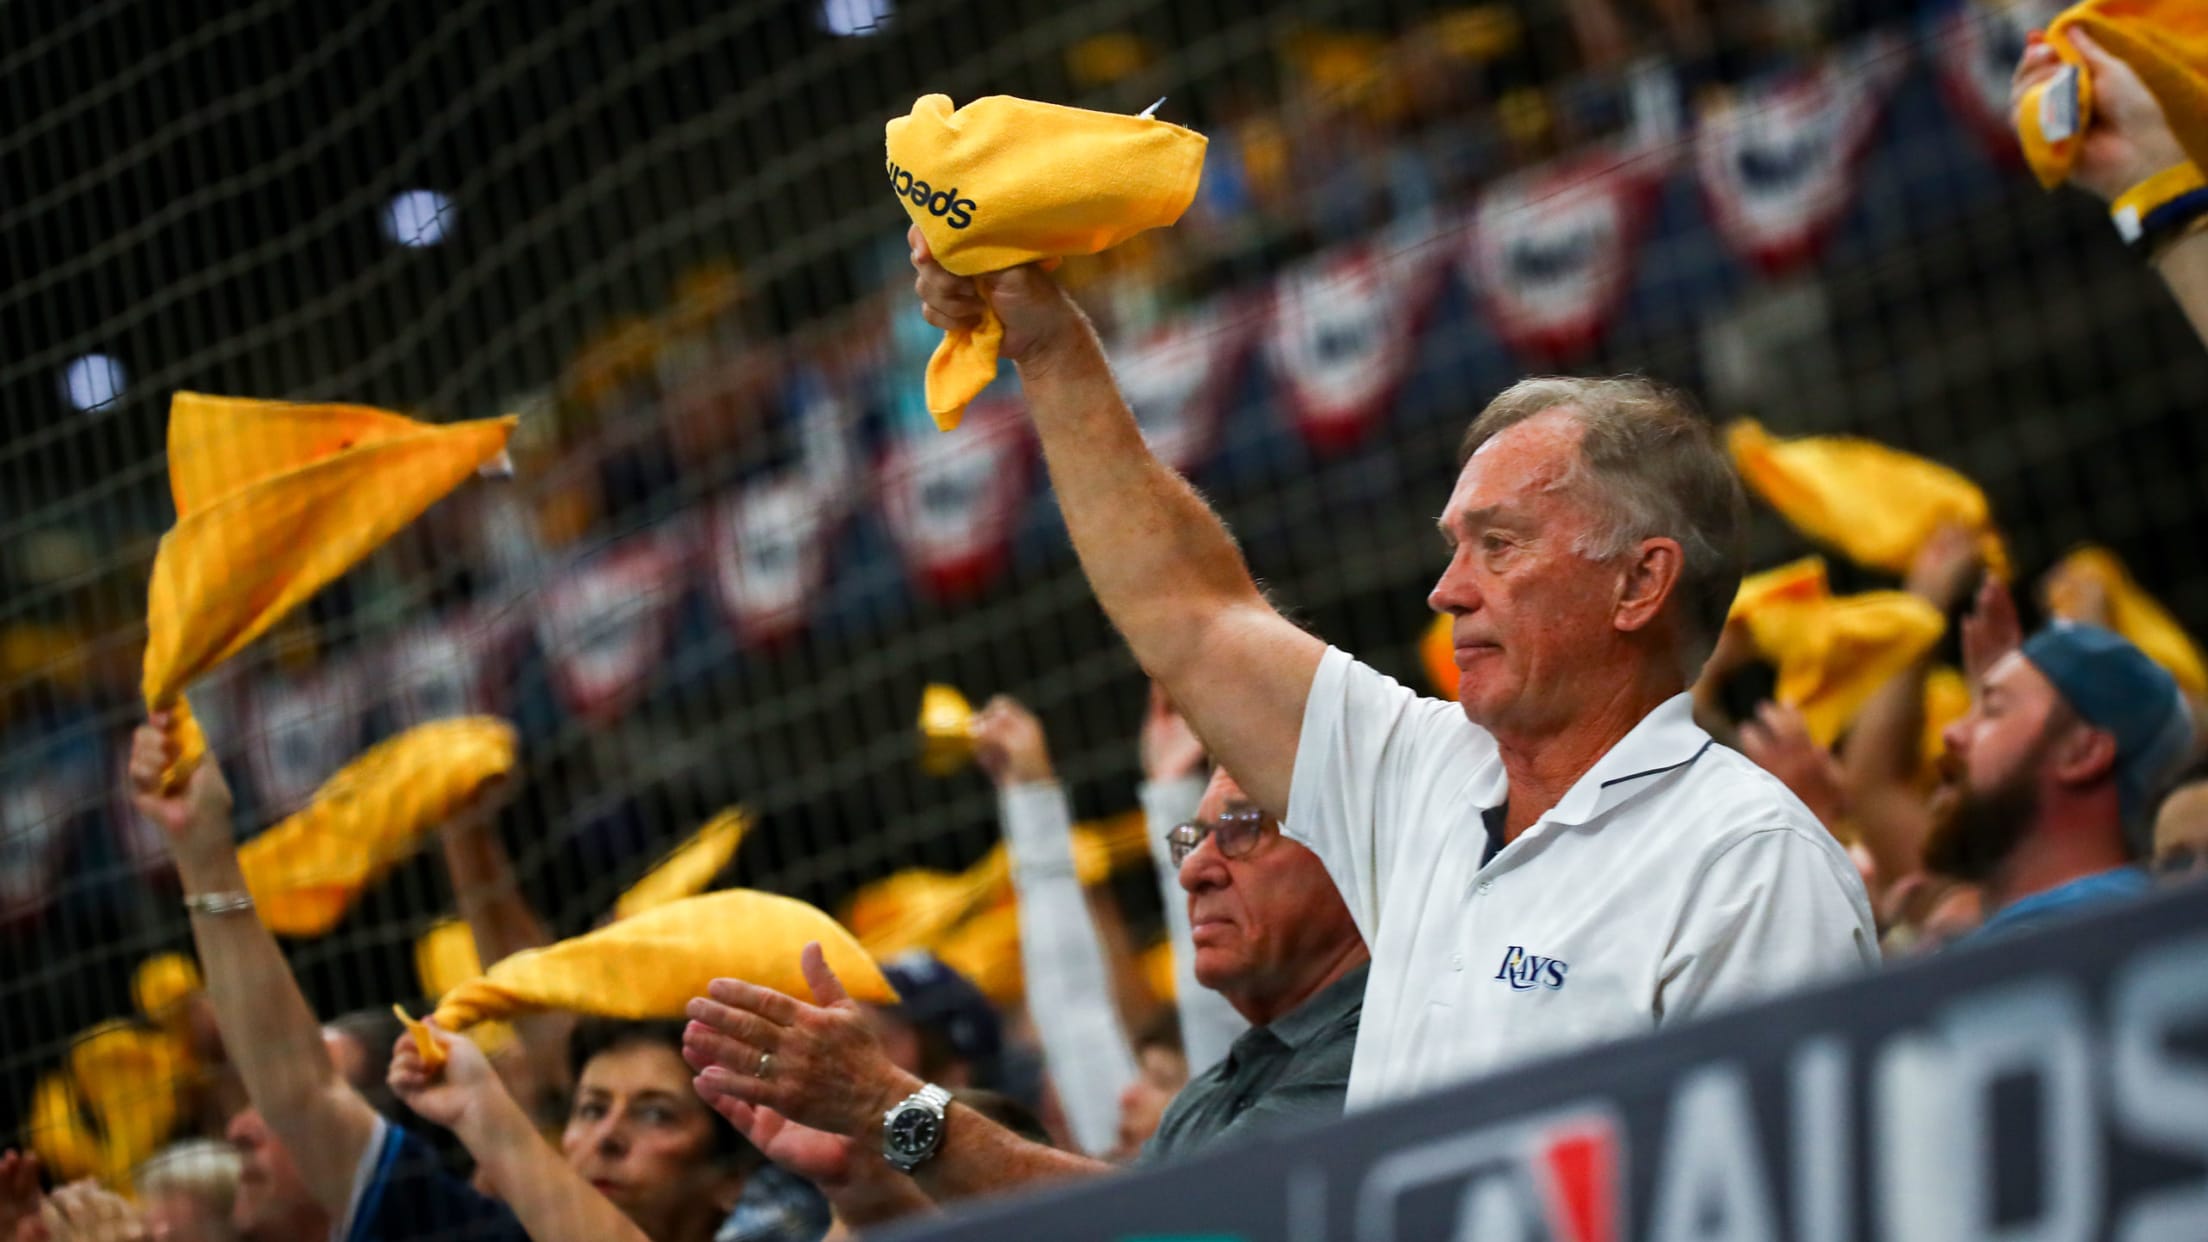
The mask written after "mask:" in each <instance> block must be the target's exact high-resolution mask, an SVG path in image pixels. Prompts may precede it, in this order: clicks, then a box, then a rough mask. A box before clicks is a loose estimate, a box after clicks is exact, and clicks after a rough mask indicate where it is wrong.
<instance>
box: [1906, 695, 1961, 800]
mask: <svg viewBox="0 0 2208 1242" xmlns="http://www.w3.org/2000/svg"><path fill="white" fill-rule="evenodd" d="M1969 710H1970V681H1969V679H1968V678H1966V677H1964V676H1963V671H1962V670H1961V669H1959V668H1953V667H1950V666H1949V665H1945V664H1942V665H1940V666H1939V667H1938V668H1935V669H1932V670H1931V671H1930V672H1928V673H1926V674H1925V676H1924V738H1923V740H1922V741H1921V742H1920V743H1919V749H1918V752H1917V753H1918V756H1919V757H1918V763H1917V788H1919V789H1921V790H1923V791H1924V792H1926V793H1930V792H1931V791H1932V789H1933V787H1934V786H1936V785H1938V784H1939V783H1940V760H1941V759H1943V758H1945V757H1946V755H1947V726H1949V725H1951V724H1954V723H1955V722H1956V721H1958V720H1961V719H1962V718H1963V715H1964V713H1966V712H1968V711H1969Z"/></svg>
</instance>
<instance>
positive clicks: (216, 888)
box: [175, 841, 245, 897]
mask: <svg viewBox="0 0 2208 1242" xmlns="http://www.w3.org/2000/svg"><path fill="white" fill-rule="evenodd" d="M175 858H176V878H177V879H178V880H179V881H181V882H182V883H183V887H184V895H185V896H187V897H190V896H194V895H196V894H200V893H230V892H238V891H241V890H243V889H244V888H245V872H244V871H242V870H241V869H240V868H239V867H238V853H237V850H236V849H235V848H233V847H232V846H231V844H230V843H229V842H228V841H224V842H223V843H222V844H221V845H220V846H216V845H213V844H211V843H210V844H203V845H197V846H180V847H178V849H177V850H176V854H175Z"/></svg>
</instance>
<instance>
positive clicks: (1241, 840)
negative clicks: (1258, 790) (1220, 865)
mask: <svg viewBox="0 0 2208 1242" xmlns="http://www.w3.org/2000/svg"><path fill="white" fill-rule="evenodd" d="M1275 826H1276V825H1275V824H1274V823H1273V817H1272V816H1270V815H1267V814H1266V813H1265V812H1263V811H1261V810H1258V809H1257V808H1256V807H1254V806H1252V807H1242V808H1239V809H1236V810H1232V811H1221V812H1219V820H1218V822H1217V823H1212V824H1205V823H1198V822H1194V821H1191V822H1189V823H1186V824H1182V825H1180V826H1179V827H1177V828H1175V829H1174V830H1173V831H1171V832H1169V833H1167V834H1165V840H1166V844H1167V845H1168V846H1170V847H1171V848H1172V851H1173V865H1174V866H1176V867H1178V866H1180V865H1181V864H1182V863H1183V862H1184V861H1186V860H1187V858H1188V856H1189V855H1190V854H1193V853H1195V852H1196V847H1197V846H1199V845H1202V844H1203V843H1204V838H1205V837H1216V838H1218V841H1219V852H1220V853H1221V854H1224V855H1226V856H1227V857H1229V858H1248V857H1249V856H1250V852H1251V851H1252V850H1255V849H1256V848H1257V842H1258V840H1259V838H1261V837H1263V836H1264V835H1265V830H1266V829H1267V828H1271V827H1275Z"/></svg>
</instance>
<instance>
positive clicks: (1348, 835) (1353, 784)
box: [1281, 647, 1455, 944]
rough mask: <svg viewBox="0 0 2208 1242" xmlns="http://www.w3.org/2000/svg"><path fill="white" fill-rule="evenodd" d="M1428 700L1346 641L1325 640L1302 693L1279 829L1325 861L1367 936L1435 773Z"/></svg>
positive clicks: (1372, 936)
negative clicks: (1427, 734)
mask: <svg viewBox="0 0 2208 1242" xmlns="http://www.w3.org/2000/svg"><path fill="white" fill-rule="evenodd" d="M1420 704H1421V700H1420V698H1419V696H1418V695H1417V694H1416V693H1415V692H1413V691H1412V690H1410V689H1409V688H1408V687H1406V686H1404V685H1403V684H1402V683H1400V682H1398V681H1396V680H1395V679H1394V678H1392V677H1389V676H1387V675H1386V674H1385V673H1381V672H1379V671H1378V670H1376V669H1373V668H1371V667H1369V666H1367V665H1364V664H1360V663H1358V662H1357V661H1356V660H1355V659H1353V658H1351V656H1350V654H1349V653H1348V652H1346V651H1343V650H1342V649H1341V648H1339V647H1329V648H1327V650H1326V655H1325V657H1324V658H1322V659H1321V660H1320V661H1319V671H1318V675H1317V676H1316V677H1313V678H1312V679H1311V695H1310V697H1309V698H1308V699H1306V700H1305V701H1304V707H1303V730H1302V732H1301V733H1299V734H1298V735H1297V738H1296V766H1295V773H1294V775H1293V776H1292V777H1291V778H1290V781H1289V788H1288V815H1287V818H1286V819H1284V820H1283V821H1282V823H1281V831H1282V832H1284V833H1286V834H1287V835H1288V836H1289V837H1291V838H1293V839H1295V840H1297V841H1300V842H1302V843H1303V845H1304V846H1305V847H1306V848H1308V849H1309V850H1310V851H1311V852H1312V853H1314V854H1317V855H1318V856H1319V861H1321V862H1323V863H1325V864H1326V870H1327V874H1328V875H1331V876H1332V877H1334V886H1335V887H1336V888H1338V889H1340V890H1341V894H1342V900H1343V901H1344V902H1345V903H1347V904H1348V906H1349V913H1350V915H1351V917H1353V918H1354V919H1355V920H1356V921H1357V930H1358V931H1359V932H1361V933H1362V934H1363V935H1364V938H1365V942H1366V943H1367V944H1371V943H1374V942H1375V940H1376V938H1377V935H1378V931H1379V918H1380V897H1381V894H1383V893H1385V892H1387V891H1388V879H1389V872H1390V870H1391V868H1392V866H1393V865H1394V862H1395V860H1396V858H1397V857H1398V856H1399V854H1400V850H1399V849H1398V848H1397V847H1398V845H1399V844H1400V837H1401V835H1402V833H1403V832H1404V831H1406V830H1407V829H1409V828H1410V827H1411V825H1410V823H1409V821H1410V819H1411V818H1412V813H1411V807H1412V806H1413V804H1414V803H1415V801H1416V799H1417V797H1418V795H1419V792H1420V791H1421V790H1423V789H1424V788H1425V787H1426V786H1427V785H1428V784H1430V783H1431V782H1430V781H1429V780H1427V779H1426V777H1425V775H1424V774H1422V773H1420V772H1419V771H1418V769H1419V764H1420V754H1421V747H1420V741H1421V733H1422V728H1421V727H1422V726H1423V725H1424V724H1425V721H1426V717H1425V713H1424V710H1423V709H1422V708H1421V706H1420ZM1450 710H1452V711H1453V710H1455V709H1454V708H1451V709H1450Z"/></svg>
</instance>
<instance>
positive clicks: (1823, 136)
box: [1695, 35, 1907, 275]
mask: <svg viewBox="0 0 2208 1242" xmlns="http://www.w3.org/2000/svg"><path fill="white" fill-rule="evenodd" d="M1906 50H1907V48H1906V45H1905V44H1903V43H1902V42H1901V41H1900V40H1898V39H1896V38H1893V37H1892V36H1888V35H1871V36H1867V37H1865V38H1864V39H1862V40H1860V41H1859V42H1857V43H1856V44H1854V45H1853V46H1851V47H1849V48H1846V49H1843V50H1841V51H1838V52H1835V53H1833V54H1832V55H1831V56H1829V57H1827V58H1826V60H1825V61H1824V62H1823V63H1822V64H1820V65H1818V66H1817V67H1816V68H1814V69H1809V70H1804V71H1801V72H1797V73H1790V74H1783V75H1780V76H1777V77H1774V78H1771V79H1768V80H1766V81H1763V82H1761V83H1757V84H1755V85H1752V86H1749V87H1746V88H1744V89H1742V90H1740V91H1739V92H1737V93H1735V94H1733V95H1730V96H1717V97H1713V99H1712V101H1711V102H1710V103H1709V104H1708V105H1707V106H1706V107H1705V108H1704V109H1703V112H1702V117H1701V124H1700V127H1699V129H1698V130H1697V131H1696V135H1695V169H1696V172H1697V173H1698V174H1699V176H1700V179H1701V183H1702V191H1703V194H1704V196H1705V197H1706V198H1707V199H1708V201H1709V204H1710V211H1711V214H1712V216H1713V217H1715V220H1716V223H1717V230H1718V232H1719V234H1720V235H1722V236H1723V237H1724V238H1725V240H1726V243H1727V244H1728V245H1730V246H1731V247H1732V249H1733V251H1734V252H1735V253H1737V254H1739V255H1740V256H1741V257H1743V258H1745V259H1748V260H1749V261H1751V262H1753V263H1754V264H1755V265H1756V266H1757V267H1759V268H1761V269H1762V270H1763V271H1765V272H1766V273H1768V274H1773V275H1776V274H1780V273H1783V272H1787V271H1790V270H1792V269H1794V268H1796V267H1799V266H1801V265H1802V264H1804V263H1806V262H1808V261H1809V260H1811V259H1813V258H1815V257H1816V255H1817V253H1818V252H1819V250H1821V249H1822V248H1823V246H1824V244H1825V242H1826V240H1827V239H1828V238H1829V237H1830V236H1831V234H1832V231H1833V229H1834V228H1835V227H1836V226H1837V225H1838V223H1839V221H1840V219H1841V217H1842V216H1843V215H1845V214H1846V213H1847V211H1848V208H1849V207H1850V206H1852V205H1853V204H1854V202H1855V192H1856V175H1857V172H1858V171H1859V169H1860V166H1861V162H1862V157H1863V153H1864V152H1865V151H1866V150H1868V149H1869V147H1870V143H1871V139H1872V138H1873V137H1875V136H1876V134H1877V132H1878V123H1879V119H1880V117H1881V116H1883V115H1884V113H1885V108H1886V101H1887V99H1888V97H1889V96H1890V95H1891V93H1892V91H1893V88H1894V85H1895V83H1896V82H1898V81H1899V80H1900V76H1901V74H1902V72H1903V70H1904V69H1905V68H1906V64H1905V54H1906Z"/></svg>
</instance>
